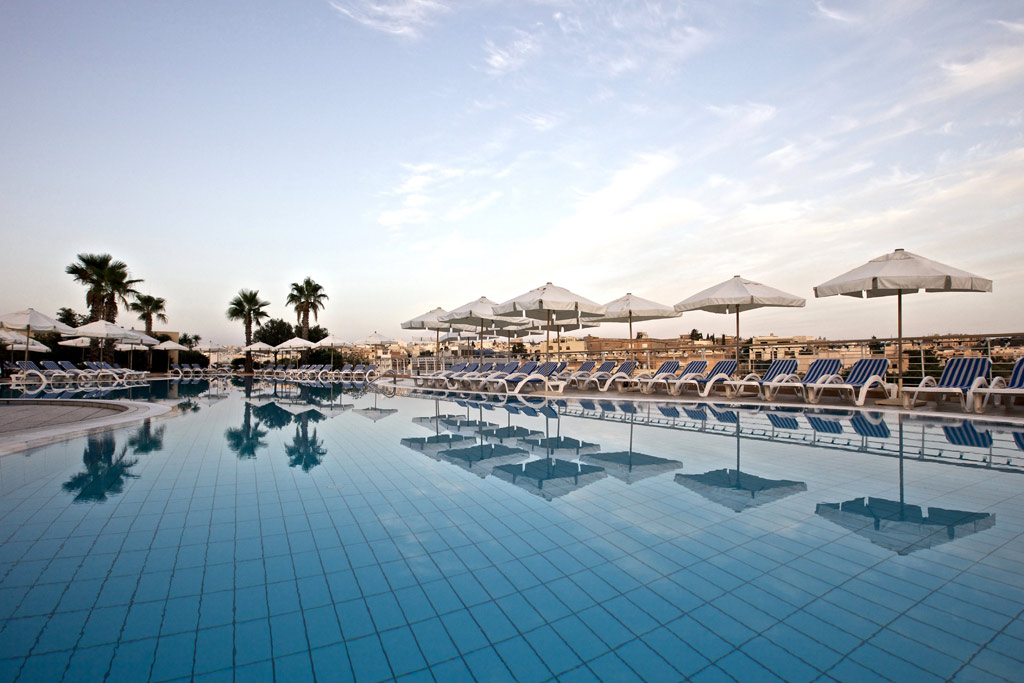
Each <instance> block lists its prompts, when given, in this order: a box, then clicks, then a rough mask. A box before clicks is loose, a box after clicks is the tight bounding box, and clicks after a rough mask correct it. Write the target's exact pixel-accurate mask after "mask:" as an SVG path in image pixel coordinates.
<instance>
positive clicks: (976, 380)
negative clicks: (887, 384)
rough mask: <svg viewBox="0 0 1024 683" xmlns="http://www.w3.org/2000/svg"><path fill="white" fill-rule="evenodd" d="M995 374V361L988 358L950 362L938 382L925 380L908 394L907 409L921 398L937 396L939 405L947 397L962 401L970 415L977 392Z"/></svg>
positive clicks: (904, 404)
mask: <svg viewBox="0 0 1024 683" xmlns="http://www.w3.org/2000/svg"><path fill="white" fill-rule="evenodd" d="M991 370H992V361H990V360H989V359H988V358H980V357H964V356H960V357H957V358H950V359H949V360H948V361H946V367H944V368H943V369H942V375H941V376H940V377H939V379H938V380H936V379H935V378H934V377H925V378H924V379H922V380H921V383H920V384H919V385H918V386H916V387H914V388H913V389H907V390H904V394H903V407H905V408H912V407H914V405H915V404H916V403H917V398H918V396H919V395H920V394H924V395H925V396H928V395H933V396H935V401H936V403H937V402H939V401H941V400H942V399H943V398H944V397H945V396H947V395H950V394H952V395H954V396H956V397H957V398H958V399H959V400H960V407H961V408H963V409H964V412H965V413H966V412H968V411H969V410H970V409H971V407H972V406H973V405H974V392H975V391H976V390H978V389H981V388H984V387H985V386H986V385H987V384H988V380H987V378H988V374H989V371H991Z"/></svg>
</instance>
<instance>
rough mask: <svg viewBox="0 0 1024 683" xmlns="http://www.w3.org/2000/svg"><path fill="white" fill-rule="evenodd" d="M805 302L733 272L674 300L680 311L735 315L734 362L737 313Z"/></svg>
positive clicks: (738, 319)
mask: <svg viewBox="0 0 1024 683" xmlns="http://www.w3.org/2000/svg"><path fill="white" fill-rule="evenodd" d="M806 303H807V301H806V300H804V299H801V298H800V297H798V296H795V295H793V294H787V293H786V292H783V291H781V290H778V289H775V288H774V287H769V286H768V285H763V284H761V283H760V282H754V281H753V280H747V279H744V278H742V277H740V276H739V275H734V276H732V277H731V278H730V279H728V280H726V281H725V282H722V283H719V284H717V285H715V286H714V287H708V288H707V289H705V290H703V291H700V292H697V293H696V294H694V295H693V296H691V297H689V298H687V299H683V300H682V301H680V302H679V303H677V304H676V305H675V306H674V307H673V308H675V309H676V310H677V311H679V312H680V313H684V312H686V311H709V312H711V313H725V314H729V313H734V314H736V362H737V363H739V362H740V312H741V311H750V310H753V309H755V308H762V307H765V306H787V307H796V308H799V307H802V306H804V305H805V304H806Z"/></svg>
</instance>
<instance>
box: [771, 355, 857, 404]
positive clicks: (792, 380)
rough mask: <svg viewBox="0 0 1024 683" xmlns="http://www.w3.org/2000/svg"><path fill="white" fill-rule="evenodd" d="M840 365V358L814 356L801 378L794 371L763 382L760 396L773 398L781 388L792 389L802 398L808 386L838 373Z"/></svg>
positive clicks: (841, 362) (841, 363)
mask: <svg viewBox="0 0 1024 683" xmlns="http://www.w3.org/2000/svg"><path fill="white" fill-rule="evenodd" d="M842 367H843V361H842V359H840V358H815V359H814V361H812V362H811V365H810V367H808V368H807V373H806V374H805V375H804V376H803V378H801V377H800V376H799V375H797V374H796V373H795V372H794V373H791V374H788V375H783V376H782V377H779V378H778V379H775V380H773V381H771V382H765V383H764V385H763V386H762V387H761V398H763V399H764V400H766V401H771V400H774V399H775V398H777V397H778V395H779V392H780V391H782V390H783V389H787V390H788V389H792V390H793V391H794V392H795V393H796V395H797V396H799V397H801V398H803V397H804V393H805V389H806V388H807V387H808V386H811V385H814V384H818V383H819V382H821V381H822V379H824V378H826V377H831V376H833V375H836V374H838V373H839V371H840V370H841V369H842Z"/></svg>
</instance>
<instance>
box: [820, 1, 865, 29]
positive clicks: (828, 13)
mask: <svg viewBox="0 0 1024 683" xmlns="http://www.w3.org/2000/svg"><path fill="white" fill-rule="evenodd" d="M814 6H815V7H816V8H817V10H818V14H819V15H821V16H823V17H825V18H826V19H831V20H832V21H839V22H842V23H844V24H856V23H860V19H858V18H857V17H855V16H853V15H851V14H846V13H845V12H840V11H838V10H834V9H831V8H829V7H826V6H825V3H823V2H821V1H820V0H818V2H815V3H814Z"/></svg>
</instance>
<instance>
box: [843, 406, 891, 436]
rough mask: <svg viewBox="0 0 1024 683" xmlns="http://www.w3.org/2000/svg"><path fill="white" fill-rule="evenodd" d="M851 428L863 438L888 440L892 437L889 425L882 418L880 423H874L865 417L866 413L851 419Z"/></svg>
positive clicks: (858, 414)
mask: <svg viewBox="0 0 1024 683" xmlns="http://www.w3.org/2000/svg"><path fill="white" fill-rule="evenodd" d="M850 426H851V427H853V431H855V432H857V433H858V434H860V435H861V436H867V437H870V438H872V439H888V438H889V437H890V436H891V433H890V432H889V425H887V424H885V420H884V419H881V418H880V419H879V420H878V422H872V421H871V420H869V419H867V418H866V417H864V413H861V412H858V413H857V414H856V415H854V416H853V417H851V418H850Z"/></svg>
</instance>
